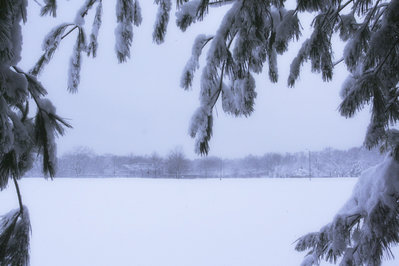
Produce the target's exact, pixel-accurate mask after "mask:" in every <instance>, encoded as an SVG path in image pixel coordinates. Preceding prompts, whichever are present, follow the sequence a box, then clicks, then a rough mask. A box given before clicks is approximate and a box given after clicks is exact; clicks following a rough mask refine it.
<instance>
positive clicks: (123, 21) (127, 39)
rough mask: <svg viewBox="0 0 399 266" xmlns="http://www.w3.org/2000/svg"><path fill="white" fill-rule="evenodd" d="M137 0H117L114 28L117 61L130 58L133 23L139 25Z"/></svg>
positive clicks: (140, 19)
mask: <svg viewBox="0 0 399 266" xmlns="http://www.w3.org/2000/svg"><path fill="white" fill-rule="evenodd" d="M140 10H141V9H140V6H139V3H138V1H137V0H117V2H116V19H117V23H118V24H117V26H116V29H115V39H116V40H115V52H116V55H117V58H118V61H119V63H123V62H126V61H127V59H128V58H130V47H131V45H132V41H133V24H134V25H136V26H138V25H140V23H141V21H142V18H141V13H140V12H141V11H140Z"/></svg>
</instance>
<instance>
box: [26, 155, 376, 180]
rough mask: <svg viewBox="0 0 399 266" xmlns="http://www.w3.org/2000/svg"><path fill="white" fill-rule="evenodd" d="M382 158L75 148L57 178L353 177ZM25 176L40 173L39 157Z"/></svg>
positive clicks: (65, 157) (64, 158) (63, 159)
mask: <svg viewBox="0 0 399 266" xmlns="http://www.w3.org/2000/svg"><path fill="white" fill-rule="evenodd" d="M382 160H383V156H382V155H381V154H380V153H379V152H378V151H377V150H367V149H365V148H351V149H348V150H336V149H332V148H326V149H324V150H322V151H313V152H296V153H285V154H280V153H265V154H264V155H263V156H254V155H248V156H246V157H244V158H238V159H222V158H219V157H215V156H209V157H201V158H197V159H192V160H190V159H188V158H187V157H186V156H185V154H184V152H183V151H182V149H179V148H175V149H174V150H172V151H171V152H170V153H169V154H168V155H167V156H165V157H162V156H160V155H158V154H157V153H153V154H151V155H134V154H130V155H126V156H120V155H113V154H104V155H98V154H95V153H94V152H93V151H92V150H90V149H89V148H86V147H79V148H76V149H75V150H73V151H72V152H69V153H66V154H64V155H62V156H61V157H59V158H58V170H57V176H58V177H150V178H161V177H168V178H223V177H230V178H231V177H277V178H278V177H357V176H359V175H360V173H361V172H362V171H363V170H365V169H367V168H369V167H370V166H373V165H376V164H377V163H379V162H381V161H382ZM26 176H42V170H41V168H40V158H38V160H37V163H35V165H34V167H33V169H32V170H31V171H29V172H28V173H27V174H26Z"/></svg>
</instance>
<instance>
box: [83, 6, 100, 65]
mask: <svg viewBox="0 0 399 266" xmlns="http://www.w3.org/2000/svg"><path fill="white" fill-rule="evenodd" d="M102 12H103V4H102V1H100V2H99V3H98V5H97V8H96V14H95V15H94V21H93V26H92V28H91V33H90V42H89V44H88V46H87V55H88V56H90V55H92V56H93V58H94V57H96V55H97V47H98V42H97V37H98V32H99V30H100V27H101V23H102Z"/></svg>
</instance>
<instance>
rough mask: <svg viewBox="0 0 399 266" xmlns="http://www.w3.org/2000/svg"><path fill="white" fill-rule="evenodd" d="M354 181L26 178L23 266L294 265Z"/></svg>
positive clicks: (11, 201)
mask: <svg viewBox="0 0 399 266" xmlns="http://www.w3.org/2000/svg"><path fill="white" fill-rule="evenodd" d="M355 182H356V179H349V178H348V179H345V178H340V179H338V178H334V179H312V180H311V181H310V180H309V179H222V180H219V179H202V180H200V179H198V180H175V179H124V178H114V179H106V178H104V179H56V180H54V181H45V180H44V179H36V178H35V179H33V178H32V179H24V180H23V181H21V190H22V196H23V200H24V203H25V205H27V206H28V208H29V210H30V215H31V222H32V240H31V265H32V266H64V265H65V266H71V265H74V266H87V265H94V266H109V265H133V266H165V265H166V266H169V265H170V266H257V265H259V266H260V265H262V266H269V265H270V266H279V265H281V266H285V265H299V264H300V262H301V260H302V258H303V256H304V255H305V254H304V253H298V252H296V251H295V250H294V244H293V242H294V241H295V240H296V239H297V238H298V237H300V236H301V235H303V234H305V233H307V232H310V231H316V230H319V229H320V227H321V226H323V225H324V224H326V223H328V222H329V221H330V220H331V219H332V217H333V215H334V214H335V212H336V211H337V210H338V209H339V208H340V206H341V205H342V204H343V203H344V202H345V200H346V199H347V198H348V196H349V195H350V193H351V190H352V188H353V185H354V184H355ZM0 202H1V203H2V204H1V206H0V211H1V213H5V212H7V211H9V210H10V209H11V208H17V206H18V204H17V199H16V195H15V191H14V188H13V187H12V186H10V188H9V189H7V190H6V191H3V192H1V193H0ZM394 253H395V254H396V255H397V256H399V252H398V249H395V250H394ZM322 265H327V264H325V263H322ZM383 265H398V262H396V263H395V261H389V262H385V263H384V264H383Z"/></svg>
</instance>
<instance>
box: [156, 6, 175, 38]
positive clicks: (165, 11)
mask: <svg viewBox="0 0 399 266" xmlns="http://www.w3.org/2000/svg"><path fill="white" fill-rule="evenodd" d="M155 3H156V4H157V5H159V7H158V14H157V17H156V20H155V25H154V32H153V34H152V39H153V40H154V42H156V43H157V44H161V43H163V42H164V40H165V34H166V29H167V26H168V23H169V15H170V10H171V9H172V0H155Z"/></svg>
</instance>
